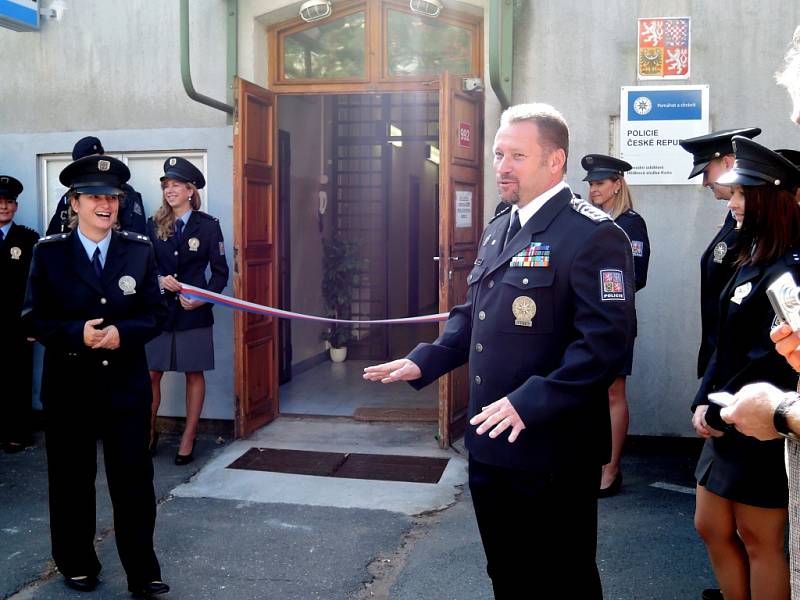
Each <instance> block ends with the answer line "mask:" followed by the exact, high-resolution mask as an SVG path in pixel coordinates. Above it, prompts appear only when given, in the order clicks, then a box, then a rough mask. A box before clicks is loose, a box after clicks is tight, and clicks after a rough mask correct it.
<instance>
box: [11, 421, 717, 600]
mask: <svg viewBox="0 0 800 600" xmlns="http://www.w3.org/2000/svg"><path fill="white" fill-rule="evenodd" d="M432 434H433V431H432V428H431V426H430V425H400V426H398V425H396V424H395V425H388V424H382V425H378V424H369V423H367V424H364V423H358V424H356V423H353V422H352V421H349V420H337V419H327V420H320V419H302V418H297V419H286V418H282V419H279V420H278V421H277V422H276V423H275V424H273V425H270V426H269V427H267V428H265V429H263V430H261V431H260V432H257V433H256V434H255V435H254V436H252V437H251V438H250V439H249V440H244V441H238V442H235V443H227V442H223V443H219V444H218V443H217V442H218V441H220V442H222V440H217V439H215V437H214V436H210V435H205V436H201V438H200V440H199V442H198V447H197V448H198V449H197V460H196V461H195V462H194V463H192V464H191V465H189V466H188V467H177V466H175V465H173V464H172V457H173V455H174V452H175V450H176V449H177V443H178V437H177V436H176V435H165V436H163V438H162V444H161V446H160V452H159V454H158V455H157V456H156V459H155V465H156V490H157V495H158V497H159V499H160V500H159V512H158V521H157V526H156V548H157V552H158V554H159V558H160V560H161V563H162V570H163V575H164V579H165V580H166V581H167V582H168V583H169V584H170V585H171V586H172V592H171V593H170V594H169V595H168V596H165V599H178V598H181V599H182V598H191V599H206V598H209V599H211V598H231V599H233V600H239V599H242V600H244V599H272V598H275V599H281V600H294V599H297V600H301V599H302V600H306V599H316V598H319V599H323V600H366V599H367V598H375V599H378V598H385V599H388V600H412V599H413V600H421V599H427V598H432V599H434V598H435V599H437V600H447V599H453V600H455V599H458V600H486V599H490V598H491V597H492V594H491V585H490V583H489V581H488V578H487V577H486V575H485V571H484V555H483V550H482V548H481V545H480V540H479V537H478V531H477V526H476V524H475V519H474V515H473V513H472V506H471V501H470V496H469V491H468V490H467V489H466V486H465V484H464V473H465V471H464V469H463V461H464V454H463V448H460V452H459V451H458V450H449V451H446V452H443V451H440V450H439V449H438V448H437V447H436V445H435V442H434V440H433V435H432ZM251 446H256V447H258V446H262V447H267V446H269V447H284V448H286V447H288V448H297V449H304V448H316V449H321V450H322V449H328V450H338V451H355V452H375V451H381V450H382V451H383V452H384V453H387V454H390V453H402V454H419V455H428V456H449V457H450V458H451V461H450V465H449V466H448V470H447V471H446V474H447V475H448V476H447V478H446V480H445V481H443V482H442V483H440V484H436V485H433V484H429V485H428V487H422V488H420V486H421V485H424V484H397V485H395V486H391V485H387V483H389V482H374V485H373V486H370V485H369V484H368V483H365V482H363V481H358V482H356V481H352V482H351V483H352V485H353V488H354V489H355V490H356V492H357V493H353V494H348V493H345V491H344V489H343V488H341V487H340V486H341V482H337V484H336V485H335V486H331V485H330V480H327V479H326V478H319V477H304V476H283V480H282V481H279V480H278V479H276V478H275V477H274V475H275V474H268V473H258V474H256V475H260V476H262V477H258V476H256V477H254V476H253V473H250V472H241V479H240V480H239V479H237V478H235V477H234V478H231V471H230V470H228V472H225V470H224V466H225V465H226V464H228V463H229V459H232V457H233V458H235V457H237V456H239V455H241V453H243V452H244V451H246V449H247V448H249V447H251ZM457 448H458V445H457ZM695 456H696V447H692V448H688V447H687V445H686V444H672V445H667V446H666V447H662V448H659V449H658V450H657V451H654V450H652V447H651V445H650V444H642V443H638V444H637V443H635V441H634V443H633V444H631V448H630V451H629V452H628V453H627V454H626V456H625V458H624V460H623V468H624V473H625V482H624V486H623V493H622V494H621V495H619V496H617V497H615V498H610V499H606V500H601V504H600V532H599V544H598V564H599V567H600V570H601V575H602V578H603V585H604V590H605V597H606V598H607V599H621V600H631V599H651V598H652V599H657V600H660V599H672V598H680V599H684V598H688V599H694V598H699V594H700V590H702V589H703V588H704V587H710V586H712V585H713V576H712V574H711V571H710V568H709V566H708V560H707V558H706V555H705V550H704V548H703V545H702V543H701V542H700V540H699V538H698V537H697V535H696V534H695V532H694V530H693V527H692V513H693V510H694V496H693V495H691V494H690V493H685V491H687V490H689V491H690V490H691V486H692V470H693V466H694V460H695ZM98 471H99V472H98V478H97V489H98V529H97V539H98V541H97V548H98V554H99V556H100V558H101V561H102V563H103V565H104V568H103V572H102V573H101V579H102V584H101V586H100V587H99V588H98V590H97V591H96V592H95V593H94V594H78V593H77V592H74V591H72V590H69V589H67V588H65V587H64V585H63V582H62V578H61V577H60V575H58V574H57V573H56V572H55V571H54V568H53V565H52V562H51V561H50V556H49V534H48V521H47V490H46V487H47V483H46V469H45V457H44V451H43V448H42V441H41V438H39V440H38V444H37V447H36V448H33V449H30V450H28V451H26V452H24V453H21V454H17V455H5V454H0V598H14V599H17V600H19V599H24V598H37V599H38V598H44V599H50V598H53V599H61V598H77V597H86V598H92V597H95V598H102V599H103V600H105V599H106V598H110V599H115V598H128V597H129V596H128V594H127V591H126V584H125V577H124V573H123V571H122V568H121V566H120V565H119V559H118V557H117V556H116V548H115V546H114V533H113V529H112V522H111V510H110V503H109V501H108V494H107V489H106V484H105V478H104V474H103V468H102V460H100V459H99V460H98ZM344 481H345V483H347V481H348V480H344ZM654 484H655V486H654ZM231 488H233V489H235V490H236V492H235V493H231V491H230V490H231ZM392 495H395V496H399V497H401V498H402V497H406V498H407V502H402V501H398V500H397V499H393V500H392V499H391V498H390V497H391V496H392ZM237 496H240V497H237ZM565 560H568V557H566V558H565ZM525 576H526V574H521V577H525ZM568 586H569V582H565V595H564V598H569V597H570V596H569V587H568Z"/></svg>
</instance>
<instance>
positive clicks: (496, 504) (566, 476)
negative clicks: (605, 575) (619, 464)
mask: <svg viewBox="0 0 800 600" xmlns="http://www.w3.org/2000/svg"><path fill="white" fill-rule="evenodd" d="M600 473H601V468H600V466H595V465H588V466H586V467H582V468H580V469H578V470H571V471H569V472H563V473H547V474H543V473H537V472H531V471H520V470H516V469H506V468H503V467H497V466H492V465H487V464H484V463H480V462H478V461H476V460H473V459H472V458H470V461H469V487H470V491H471V493H472V502H473V504H474V507H475V516H476V518H477V520H478V528H479V529H480V532H481V540H482V541H483V548H484V551H485V552H486V562H487V566H486V570H487V572H488V574H489V577H490V578H491V580H492V587H493V588H494V595H495V598H496V599H497V600H507V599H513V600H518V599H520V598H525V599H526V600H528V599H530V600H532V599H542V600H549V599H561V598H580V599H581V600H596V599H597V600H600V599H602V597H603V592H602V588H601V585H600V576H599V573H598V571H597V563H596V561H595V556H596V553H597V489H598V487H599V485H600Z"/></svg>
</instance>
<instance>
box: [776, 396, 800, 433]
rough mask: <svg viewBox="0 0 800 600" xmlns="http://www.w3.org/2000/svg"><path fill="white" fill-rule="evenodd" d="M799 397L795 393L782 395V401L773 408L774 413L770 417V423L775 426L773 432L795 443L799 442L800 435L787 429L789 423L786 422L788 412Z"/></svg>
mask: <svg viewBox="0 0 800 600" xmlns="http://www.w3.org/2000/svg"><path fill="white" fill-rule="evenodd" d="M799 398H800V396H798V395H797V393H796V392H788V393H786V394H784V395H783V400H781V401H780V404H778V406H776V407H775V413H774V414H773V416H772V422H773V423H774V425H775V430H776V431H777V432H778V433H780V434H781V435H782V436H783V437H785V438H789V439H790V440H794V441H796V442H800V435H797V434H796V433H795V432H794V431H792V430H791V429H789V422H788V421H787V420H786V417H787V415H788V414H789V411H790V410H792V406H794V403H795V402H797V401H798V399H799Z"/></svg>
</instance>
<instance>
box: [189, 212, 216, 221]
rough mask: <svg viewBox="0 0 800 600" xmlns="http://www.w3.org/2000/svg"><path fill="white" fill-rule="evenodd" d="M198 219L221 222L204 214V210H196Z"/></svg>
mask: <svg viewBox="0 0 800 600" xmlns="http://www.w3.org/2000/svg"><path fill="white" fill-rule="evenodd" d="M195 212H196V213H197V216H198V217H202V218H203V219H208V220H209V221H219V219H218V218H217V217H212V216H211V215H210V214H208V213H205V212H203V211H202V210H196V211H195Z"/></svg>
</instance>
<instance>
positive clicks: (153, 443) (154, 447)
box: [148, 431, 159, 456]
mask: <svg viewBox="0 0 800 600" xmlns="http://www.w3.org/2000/svg"><path fill="white" fill-rule="evenodd" d="M158 437H159V434H158V432H157V431H156V432H154V433H153V437H151V438H150V446H148V450H150V456H155V455H156V452H157V451H158Z"/></svg>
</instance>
